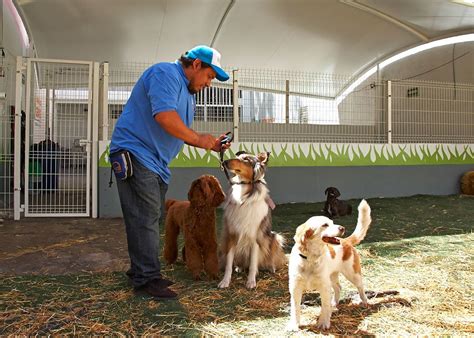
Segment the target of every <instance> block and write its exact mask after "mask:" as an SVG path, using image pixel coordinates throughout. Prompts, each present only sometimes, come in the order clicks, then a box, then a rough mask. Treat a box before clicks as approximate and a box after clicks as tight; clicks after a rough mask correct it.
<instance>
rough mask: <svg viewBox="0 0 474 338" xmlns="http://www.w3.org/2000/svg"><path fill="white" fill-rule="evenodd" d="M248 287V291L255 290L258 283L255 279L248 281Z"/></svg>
mask: <svg viewBox="0 0 474 338" xmlns="http://www.w3.org/2000/svg"><path fill="white" fill-rule="evenodd" d="M246 286H247V289H255V288H256V287H257V281H256V280H255V279H248V280H247V284H246Z"/></svg>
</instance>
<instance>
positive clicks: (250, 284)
mask: <svg viewBox="0 0 474 338" xmlns="http://www.w3.org/2000/svg"><path fill="white" fill-rule="evenodd" d="M251 250H252V251H251V252H250V266H249V275H248V277H247V288H249V289H253V288H255V287H256V286H257V281H256V277H257V272H258V258H259V257H258V256H259V253H260V246H259V245H258V243H254V244H253V245H252V249H251Z"/></svg>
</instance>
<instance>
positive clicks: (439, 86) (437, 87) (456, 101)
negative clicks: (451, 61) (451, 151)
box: [392, 80, 474, 143]
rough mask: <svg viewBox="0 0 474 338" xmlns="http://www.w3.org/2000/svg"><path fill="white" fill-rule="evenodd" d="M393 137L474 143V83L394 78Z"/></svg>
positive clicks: (400, 140)
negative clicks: (399, 79) (397, 79)
mask: <svg viewBox="0 0 474 338" xmlns="http://www.w3.org/2000/svg"><path fill="white" fill-rule="evenodd" d="M392 126H393V127H392V140H393V142H396V143H474V86H473V85H464V84H463V85H461V84H453V83H440V82H427V81H413V80H404V81H392Z"/></svg>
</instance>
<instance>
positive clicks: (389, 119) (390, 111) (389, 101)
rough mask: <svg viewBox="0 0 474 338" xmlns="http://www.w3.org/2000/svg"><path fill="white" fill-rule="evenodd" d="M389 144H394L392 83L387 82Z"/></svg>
mask: <svg viewBox="0 0 474 338" xmlns="http://www.w3.org/2000/svg"><path fill="white" fill-rule="evenodd" d="M387 143H388V144H392V81H387Z"/></svg>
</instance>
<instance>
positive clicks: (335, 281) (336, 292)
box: [331, 272, 341, 307]
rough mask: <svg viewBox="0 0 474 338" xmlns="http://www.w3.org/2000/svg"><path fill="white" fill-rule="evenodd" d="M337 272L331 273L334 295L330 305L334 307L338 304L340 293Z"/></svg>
mask: <svg viewBox="0 0 474 338" xmlns="http://www.w3.org/2000/svg"><path fill="white" fill-rule="evenodd" d="M338 275H339V274H338V273H337V272H334V273H333V274H332V275H331V284H332V288H333V290H334V296H333V298H332V302H331V306H333V307H336V306H337V304H339V295H340V294H341V284H339V276H338Z"/></svg>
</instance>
